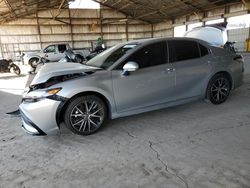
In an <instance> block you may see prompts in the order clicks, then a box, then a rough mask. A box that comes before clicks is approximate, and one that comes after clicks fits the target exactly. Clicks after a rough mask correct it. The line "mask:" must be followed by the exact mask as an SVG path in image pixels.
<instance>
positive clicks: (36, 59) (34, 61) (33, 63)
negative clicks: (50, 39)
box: [29, 57, 39, 68]
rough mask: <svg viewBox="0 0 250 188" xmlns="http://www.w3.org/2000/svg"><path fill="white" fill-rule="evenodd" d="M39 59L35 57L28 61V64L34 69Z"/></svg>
mask: <svg viewBox="0 0 250 188" xmlns="http://www.w3.org/2000/svg"><path fill="white" fill-rule="evenodd" d="M38 62H39V59H38V58H36V57H33V58H31V59H30V60H29V64H30V66H31V67H32V68H36V67H37V65H38Z"/></svg>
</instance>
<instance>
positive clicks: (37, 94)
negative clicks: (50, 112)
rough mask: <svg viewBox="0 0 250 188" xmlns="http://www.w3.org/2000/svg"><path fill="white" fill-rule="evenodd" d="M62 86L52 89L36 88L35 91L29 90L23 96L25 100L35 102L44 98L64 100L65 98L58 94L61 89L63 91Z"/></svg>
mask: <svg viewBox="0 0 250 188" xmlns="http://www.w3.org/2000/svg"><path fill="white" fill-rule="evenodd" d="M61 90H62V88H60V87H59V88H52V89H47V90H44V89H41V90H36V91H33V92H28V93H27V94H25V95H24V96H23V102H27V103H33V102H39V101H41V100H43V99H46V98H47V99H52V100H56V101H62V100H64V98H63V97H61V96H58V95H56V94H57V93H58V92H59V91H61Z"/></svg>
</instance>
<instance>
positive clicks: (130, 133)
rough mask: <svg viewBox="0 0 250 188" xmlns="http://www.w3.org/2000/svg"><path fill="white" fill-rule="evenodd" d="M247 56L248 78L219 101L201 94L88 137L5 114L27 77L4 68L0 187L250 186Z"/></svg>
mask: <svg viewBox="0 0 250 188" xmlns="http://www.w3.org/2000/svg"><path fill="white" fill-rule="evenodd" d="M246 61H247V62H246V72H245V84H244V85H243V86H242V87H240V88H239V89H237V90H235V91H233V92H232V93H231V96H230V98H229V100H228V101H227V102H226V103H224V104H222V105H218V106H215V105H212V104H210V103H206V102H203V101H197V102H194V103H191V104H187V105H183V106H178V107H173V108H168V109H164V110H159V111H154V112H149V113H145V114H141V115H136V116H133V117H128V118H121V119H117V120H113V121H110V122H108V124H107V125H106V126H105V127H104V128H103V129H102V130H101V131H99V132H98V133H97V134H94V135H91V136H88V137H81V136H77V135H73V134H71V133H70V132H68V131H67V130H66V129H63V130H62V132H61V134H60V135H56V136H46V137H33V136H30V135H27V134H26V133H24V132H23V131H22V130H21V122H20V119H19V118H17V117H10V116H8V115H6V114H5V113H6V112H8V111H12V110H15V109H17V106H18V104H19V102H20V100H21V96H20V95H18V94H20V93H21V89H22V87H24V86H23V85H22V83H25V82H26V81H27V79H28V77H27V76H22V77H18V78H16V77H13V76H11V75H2V76H1V78H0V101H1V103H0V104H1V107H0V188H2V187H3V188H5V187H11V188H13V187H26V188H27V187H32V188H33V187H47V188H50V187H51V188H56V187H58V188H59V187H60V188H61V187H70V186H71V187H81V188H82V187H84V188H112V187H115V188H136V187H143V188H153V187H159V188H165V187H166V188H167V187H168V188H177V187H178V188H182V187H183V188H187V187H189V188H191V187H194V188H217V187H218V188H219V187H220V188H221V187H225V188H236V187H239V188H247V187H250V56H248V57H246ZM16 82H19V84H18V85H17V86H14V85H13V84H14V83H16ZM3 84H4V85H5V88H4V89H3ZM10 93H15V94H10Z"/></svg>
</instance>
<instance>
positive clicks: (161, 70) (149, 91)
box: [112, 41, 175, 113]
mask: <svg viewBox="0 0 250 188" xmlns="http://www.w3.org/2000/svg"><path fill="white" fill-rule="evenodd" d="M127 62H136V63H137V64H138V65H139V69H138V70H136V71H134V72H130V74H129V75H126V76H125V75H123V74H122V67H123V65H124V64H125V63H127ZM112 80H113V90H114V98H115V102H116V108H117V112H118V113H119V112H124V111H130V110H136V109H139V108H143V107H149V106H152V105H157V104H161V103H165V102H168V101H170V100H172V99H173V94H174V87H175V72H174V70H173V68H172V65H171V64H169V63H168V55H167V45H166V41H162V42H156V43H153V44H148V45H146V46H144V47H142V48H141V49H139V50H137V51H136V52H134V53H133V54H132V55H130V57H128V58H127V59H126V60H125V61H124V62H123V63H121V64H120V66H119V68H118V69H116V70H112Z"/></svg>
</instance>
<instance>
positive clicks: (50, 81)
mask: <svg viewBox="0 0 250 188" xmlns="http://www.w3.org/2000/svg"><path fill="white" fill-rule="evenodd" d="M85 75H86V73H75V74H67V75H60V76H55V77H51V78H50V79H48V80H47V81H46V82H44V83H39V84H35V85H31V86H30V87H29V89H30V91H34V90H37V89H44V88H48V87H50V86H52V85H55V84H58V83H60V82H65V81H68V80H72V79H76V78H79V77H82V76H85Z"/></svg>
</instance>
